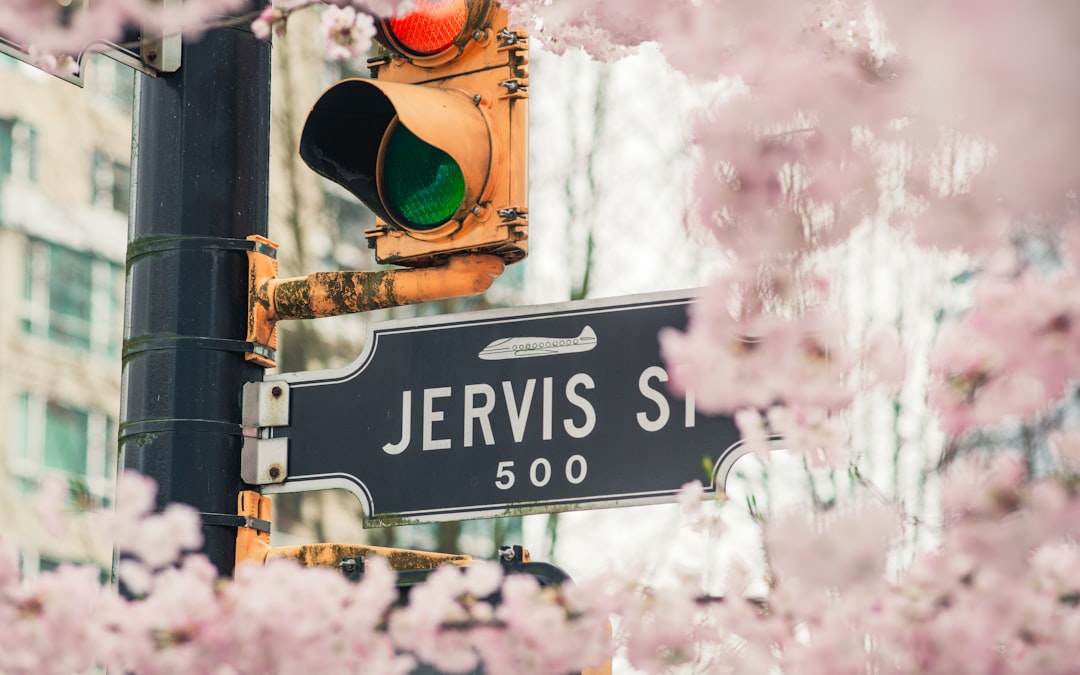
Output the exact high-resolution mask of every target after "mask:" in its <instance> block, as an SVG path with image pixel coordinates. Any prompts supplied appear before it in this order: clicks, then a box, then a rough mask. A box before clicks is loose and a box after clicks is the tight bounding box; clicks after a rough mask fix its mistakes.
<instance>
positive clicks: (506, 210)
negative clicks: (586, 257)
mask: <svg viewBox="0 0 1080 675" xmlns="http://www.w3.org/2000/svg"><path fill="white" fill-rule="evenodd" d="M377 39H378V40H379V42H380V44H381V45H382V46H383V52H382V53H381V54H380V56H378V57H376V58H374V59H371V60H370V61H369V62H368V65H369V66H370V68H371V73H372V76H373V78H374V79H370V80H368V79H348V80H343V81H341V82H338V83H337V84H335V85H333V86H332V87H330V88H329V89H328V90H327V91H326V92H324V93H323V95H322V96H321V97H320V98H319V100H318V101H316V103H315V105H314V106H313V107H312V109H311V112H310V114H309V115H308V119H307V122H306V123H305V125H304V130H303V133H302V135H301V139H300V156H301V157H302V158H303V159H304V161H305V162H306V163H307V164H308V166H310V167H311V168H312V169H313V170H314V171H316V172H317V173H319V174H321V175H323V176H325V177H327V178H329V179H330V180H333V181H334V182H336V183H339V184H340V185H342V186H343V187H345V188H346V189H347V190H349V191H350V192H351V193H352V194H353V195H355V196H356V197H357V198H358V199H360V201H362V202H363V203H364V204H366V205H367V206H368V207H369V208H370V209H371V210H372V211H374V212H375V214H376V216H377V227H374V228H372V229H369V230H367V231H366V233H365V235H366V237H367V239H368V243H369V245H370V246H371V247H372V248H374V249H375V255H376V258H377V259H378V261H379V262H381V263H394V264H400V265H407V266H412V267H424V266H428V265H433V264H440V263H441V262H443V261H444V260H445V259H446V257H447V255H449V254H452V253H460V252H478V253H492V254H495V255H498V256H499V257H500V258H502V259H503V261H504V262H506V263H513V262H517V261H518V260H521V259H522V258H524V257H525V256H526V254H527V251H528V245H527V238H528V207H527V184H528V160H527V153H528V82H529V80H528V60H529V59H528V42H527V39H526V37H525V34H524V33H523V32H521V31H511V30H509V29H508V28H507V12H506V10H504V9H503V8H501V7H500V6H499V5H498V4H497V3H495V2H493V1H492V0H419V2H418V3H417V6H416V8H415V9H414V10H413V11H412V12H411V13H409V14H407V15H405V16H403V17H397V18H391V19H385V20H382V21H380V22H379V24H378V36H377Z"/></svg>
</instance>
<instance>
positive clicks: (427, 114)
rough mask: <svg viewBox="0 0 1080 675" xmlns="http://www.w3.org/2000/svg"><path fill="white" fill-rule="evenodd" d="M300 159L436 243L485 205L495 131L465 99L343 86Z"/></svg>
mask: <svg viewBox="0 0 1080 675" xmlns="http://www.w3.org/2000/svg"><path fill="white" fill-rule="evenodd" d="M300 157H301V158H303V160H304V162H306V163H307V165H308V166H310V167H311V168H312V169H313V170H314V171H315V172H316V173H319V174H320V175H322V176H325V177H326V178H329V179H330V180H332V181H334V182H335V183H338V184H339V185H341V186H342V187H344V188H345V189H347V190H349V191H350V192H351V193H353V194H354V195H356V197H357V198H359V199H360V201H362V202H363V203H364V204H366V205H367V206H368V208H370V209H371V210H372V211H374V212H375V213H376V214H377V215H378V216H379V217H380V218H382V219H383V220H385V221H387V222H388V223H392V224H394V225H396V226H397V227H398V228H400V229H404V230H408V231H411V232H414V233H416V234H417V235H418V236H424V235H426V234H430V235H431V236H435V235H436V234H437V233H438V232H441V231H443V230H442V228H443V226H444V225H446V226H447V227H450V225H448V223H450V221H452V220H456V221H461V220H463V219H464V218H465V217H466V216H467V215H468V213H469V212H470V211H471V210H472V209H473V207H474V206H475V205H476V204H477V203H479V202H480V201H481V200H482V199H484V198H485V190H487V189H488V187H489V178H488V177H489V172H490V170H491V161H492V155H491V131H490V128H489V125H488V121H487V118H486V117H485V116H484V114H483V113H482V112H481V111H480V109H479V108H478V107H477V106H476V105H475V104H474V103H473V101H472V99H471V98H470V97H469V96H468V95H466V94H464V93H463V92H460V91H457V90H453V89H442V88H435V87H417V86H413V85H408V84H398V83H392V82H379V81H377V80H362V79H352V80H343V81H341V82H339V83H337V84H336V85H334V86H332V87H331V88H330V89H328V90H326V92H324V93H323V95H322V97H320V98H319V100H318V101H316V102H315V105H314V106H313V107H312V109H311V112H310V113H309V114H308V118H307V122H306V123H305V124H304V130H303V132H302V134H301V136H300Z"/></svg>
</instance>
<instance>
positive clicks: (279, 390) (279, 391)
mask: <svg viewBox="0 0 1080 675" xmlns="http://www.w3.org/2000/svg"><path fill="white" fill-rule="evenodd" d="M283 393H285V390H284V389H282V388H281V387H280V386H278V385H274V387H273V388H272V389H271V390H270V395H271V396H273V397H274V398H279V397H280V396H281V395H282V394H283Z"/></svg>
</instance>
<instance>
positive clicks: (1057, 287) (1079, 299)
mask: <svg viewBox="0 0 1080 675" xmlns="http://www.w3.org/2000/svg"><path fill="white" fill-rule="evenodd" d="M1007 263H1008V264H1007V265H1005V266H1003V265H1001V264H1000V263H999V264H997V265H995V266H988V267H987V268H984V270H983V271H982V273H981V274H980V275H979V276H978V277H977V279H976V284H975V303H974V306H973V308H972V309H971V311H970V312H968V313H966V314H965V315H963V316H962V317H960V318H959V319H957V320H955V321H950V322H948V323H946V324H945V325H944V326H943V328H942V332H941V335H940V337H939V339H938V341H937V344H936V345H935V349H934V353H933V356H932V359H933V360H932V363H931V373H932V375H933V379H932V380H931V384H930V388H929V400H930V403H931V404H932V405H933V406H935V407H936V408H937V409H938V411H939V412H940V414H941V421H942V425H943V427H944V429H945V431H946V432H948V433H950V434H960V433H962V432H965V431H967V430H969V429H971V428H977V427H994V426H998V425H1000V424H1003V423H1006V422H1013V423H1016V422H1031V421H1033V420H1034V419H1035V418H1036V417H1038V416H1039V415H1040V414H1043V413H1045V412H1047V411H1048V409H1049V408H1050V407H1051V405H1053V404H1054V403H1056V402H1058V401H1060V400H1061V399H1062V398H1063V397H1064V396H1065V395H1066V393H1067V392H1068V391H1069V390H1070V388H1071V387H1072V386H1073V385H1074V383H1075V382H1076V380H1077V379H1078V378H1080V277H1078V276H1077V275H1076V274H1075V272H1074V271H1071V270H1069V271H1061V272H1060V273H1047V272H1043V271H1040V270H1039V269H1037V268H1034V267H1032V266H1023V267H1020V266H1018V265H1017V264H1015V263H1014V262H1012V261H1007Z"/></svg>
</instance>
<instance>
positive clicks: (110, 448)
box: [9, 393, 117, 507]
mask: <svg viewBox="0 0 1080 675" xmlns="http://www.w3.org/2000/svg"><path fill="white" fill-rule="evenodd" d="M14 420H15V425H14V430H15V438H14V442H13V444H12V446H11V447H12V453H11V457H9V460H10V467H11V475H12V477H13V479H14V480H15V481H16V485H17V487H18V488H19V489H20V490H21V491H23V492H26V493H29V492H32V491H33V490H35V489H36V488H37V486H38V484H39V483H40V482H41V479H42V478H44V477H45V476H47V475H59V476H62V477H64V478H66V479H67V480H68V481H69V482H70V484H71V486H72V499H73V500H74V501H75V502H76V504H77V505H78V506H82V507H88V506H92V505H99V504H102V503H104V502H105V501H106V500H107V498H108V495H109V491H110V489H111V487H112V481H113V478H114V477H115V474H116V453H117V450H116V446H117V440H116V422H115V420H113V419H112V418H111V417H109V416H107V415H104V414H102V413H98V412H90V411H86V410H80V409H78V408H75V407H72V406H66V405H62V404H60V403H57V402H55V401H50V400H46V399H45V398H42V397H40V396H37V395H35V394H29V393H23V394H20V395H19V396H18V397H17V398H16V410H15V417H14Z"/></svg>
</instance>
